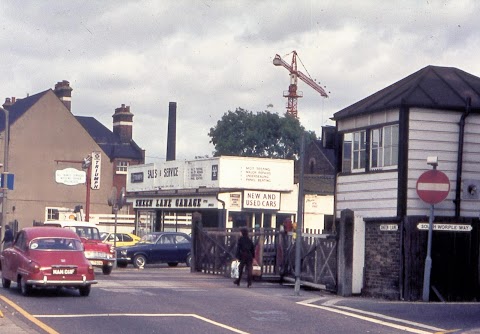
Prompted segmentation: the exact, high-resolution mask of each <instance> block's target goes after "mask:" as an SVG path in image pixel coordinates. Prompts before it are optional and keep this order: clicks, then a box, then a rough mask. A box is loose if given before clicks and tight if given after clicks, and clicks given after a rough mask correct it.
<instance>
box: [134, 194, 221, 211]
mask: <svg viewBox="0 0 480 334" xmlns="http://www.w3.org/2000/svg"><path fill="white" fill-rule="evenodd" d="M216 203H217V200H216V199H215V197H202V196H198V197H193V196H185V197H177V196H175V197H160V198H137V199H134V200H133V207H134V208H138V209H141V208H145V209H164V208H165V209H195V208H197V209H201V208H217V204H216Z"/></svg>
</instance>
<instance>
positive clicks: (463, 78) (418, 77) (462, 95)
mask: <svg viewBox="0 0 480 334" xmlns="http://www.w3.org/2000/svg"><path fill="white" fill-rule="evenodd" d="M468 97H470V98H471V110H472V111H473V110H477V111H480V78H479V77H476V76H474V75H472V74H469V73H467V72H464V71H462V70H459V69H457V68H454V67H441V66H432V65H429V66H427V67H425V68H422V69H421V70H419V71H417V72H415V73H413V74H411V75H409V76H408V77H406V78H404V79H402V80H400V81H398V82H396V83H394V84H393V85H391V86H388V87H386V88H384V89H382V90H380V91H378V92H376V93H375V94H373V95H370V96H368V97H366V98H364V99H363V100H361V101H359V102H357V103H355V104H353V105H351V106H349V107H347V108H345V109H342V110H340V111H339V112H337V113H335V114H334V115H333V119H334V120H340V119H343V118H347V117H351V116H356V115H362V114H369V113H372V112H375V111H381V110H386V109H391V108H398V107H400V105H402V103H403V104H404V105H405V106H414V107H421V108H427V109H442V110H459V111H463V110H465V106H466V104H467V98H468Z"/></svg>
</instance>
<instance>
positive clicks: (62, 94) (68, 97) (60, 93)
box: [54, 80, 73, 111]
mask: <svg viewBox="0 0 480 334" xmlns="http://www.w3.org/2000/svg"><path fill="white" fill-rule="evenodd" d="M72 90H73V89H72V88H71V87H70V83H69V82H68V81H67V80H63V81H59V82H57V83H56V85H55V90H54V93H55V95H57V97H58V98H59V99H60V101H62V103H63V104H64V105H65V107H66V108H67V109H68V110H69V111H72V110H71V109H72Z"/></svg>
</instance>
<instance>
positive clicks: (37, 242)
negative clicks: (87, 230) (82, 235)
mask: <svg viewBox="0 0 480 334" xmlns="http://www.w3.org/2000/svg"><path fill="white" fill-rule="evenodd" d="M29 248H30V249H33V250H61V251H66V250H70V251H81V250H83V246H82V243H81V242H80V240H76V239H71V238H53V237H51V238H36V239H33V240H32V241H30V244H29Z"/></svg>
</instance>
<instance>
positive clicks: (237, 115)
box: [208, 108, 317, 159]
mask: <svg viewBox="0 0 480 334" xmlns="http://www.w3.org/2000/svg"><path fill="white" fill-rule="evenodd" d="M303 132H305V139H306V142H307V143H308V142H309V141H310V140H315V139H316V138H317V137H316V134H315V132H313V131H305V128H304V127H303V126H301V125H300V122H299V120H298V119H297V118H295V117H292V116H290V115H288V114H285V116H283V117H282V116H279V115H278V114H276V113H270V112H268V111H264V112H256V113H253V112H251V111H248V110H244V109H242V108H237V109H236V110H235V111H234V112H232V111H230V110H229V111H228V112H227V113H225V114H224V115H223V117H222V118H221V119H220V120H219V121H218V122H217V125H216V126H214V127H213V128H211V129H210V132H209V133H208V135H209V136H210V138H211V140H210V143H212V144H213V145H214V146H215V151H214V152H213V154H214V156H220V155H232V156H243V157H269V158H284V159H291V158H296V157H298V155H299V153H300V139H301V135H302V133H303Z"/></svg>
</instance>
